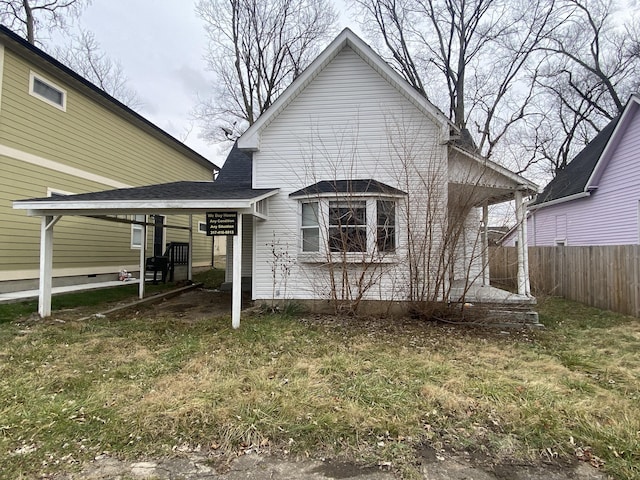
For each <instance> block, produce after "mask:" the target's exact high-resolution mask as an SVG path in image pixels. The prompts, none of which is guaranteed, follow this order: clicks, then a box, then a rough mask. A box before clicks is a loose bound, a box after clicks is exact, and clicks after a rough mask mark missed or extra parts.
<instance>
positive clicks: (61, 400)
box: [0, 301, 640, 478]
mask: <svg viewBox="0 0 640 480" xmlns="http://www.w3.org/2000/svg"><path fill="white" fill-rule="evenodd" d="M541 313H542V320H543V322H544V323H547V324H548V326H549V328H548V329H547V330H546V331H544V332H539V333H531V332H510V333H508V334H504V333H502V332H499V331H485V330H469V329H464V328H461V327H455V328H454V327H450V326H441V325H433V324H427V323H421V322H418V321H414V320H408V319H404V320H398V321H392V320H380V319H356V318H332V317H310V316H307V317H304V316H303V317H301V318H290V317H286V316H260V315H255V316H253V317H250V318H245V319H243V324H242V327H241V329H240V330H238V331H233V330H231V328H230V325H229V323H230V322H229V319H228V318H226V317H219V318H218V317H214V318H207V319H205V320H200V321H189V320H188V319H185V318H181V319H172V318H171V317H167V316H156V317H145V315H144V312H143V313H142V314H140V315H137V316H131V317H129V318H124V317H123V318H120V319H118V320H116V321H109V320H94V321H91V322H89V323H79V322H75V321H68V322H67V323H57V322H43V323H20V322H17V323H10V324H5V325H4V326H3V329H2V331H0V359H1V360H2V363H1V364H0V399H1V401H2V403H1V406H0V418H1V419H2V420H1V421H0V452H4V453H0V465H1V466H0V477H3V478H4V477H6V478H21V477H24V478H31V477H35V476H37V475H41V474H43V473H47V472H52V471H58V470H60V469H68V468H73V467H74V465H77V462H80V461H83V460H87V459H90V458H92V456H95V455H96V454H98V453H100V452H102V451H109V452H112V453H116V454H118V455H120V456H124V457H132V458H133V457H140V456H146V455H163V454H170V452H171V450H172V448H173V447H175V446H177V445H181V444H183V443H185V442H186V443H189V444H191V445H196V444H200V445H201V446H202V447H204V448H207V447H211V446H214V447H216V448H217V449H218V450H217V451H218V452H220V451H225V452H227V453H228V454H233V453H234V452H237V451H238V450H242V449H246V448H249V447H251V446H253V447H255V448H261V449H270V450H276V451H280V452H284V451H288V452H291V453H292V454H301V455H305V454H311V455H332V456H344V457H349V458H351V459H356V460H359V461H363V462H368V463H374V464H375V463H377V462H391V463H392V465H393V466H394V467H395V468H397V469H399V470H401V471H402V472H404V473H405V474H406V475H408V476H411V474H412V472H414V473H415V471H414V470H413V468H414V467H413V465H414V462H415V451H414V450H415V448H416V447H417V446H418V445H420V444H421V443H423V442H426V443H428V444H430V445H431V446H433V447H434V448H446V449H449V450H454V451H457V450H468V451H472V452H474V454H476V456H477V455H478V454H479V455H480V456H482V455H486V456H487V458H488V459H492V460H494V461H506V460H510V461H512V460H517V461H539V460H540V459H541V458H543V459H554V460H555V459H557V458H560V459H564V460H567V461H568V460H575V459H576V452H579V451H580V450H579V449H580V448H582V449H583V450H584V449H587V448H588V449H590V450H591V451H592V452H593V456H594V457H595V458H596V459H598V460H597V461H594V463H599V464H600V468H604V469H606V470H607V471H608V472H610V473H611V474H613V475H614V476H616V477H617V478H640V472H639V470H638V464H639V463H640V458H639V456H638V455H639V453H638V452H639V451H640V438H639V436H640V413H639V409H638V408H637V405H638V401H639V400H640V358H638V355H637V352H638V351H640V323H639V322H638V321H637V320H634V319H630V318H626V317H621V316H616V315H613V314H607V313H603V312H600V311H597V310H593V309H586V308H583V307H580V306H577V305H575V304H569V303H567V302H562V301H551V302H550V303H547V304H546V305H544V306H543V307H542V309H541Z"/></svg>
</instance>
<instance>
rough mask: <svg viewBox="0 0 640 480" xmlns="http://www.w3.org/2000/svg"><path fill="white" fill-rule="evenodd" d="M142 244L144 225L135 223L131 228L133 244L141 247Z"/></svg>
mask: <svg viewBox="0 0 640 480" xmlns="http://www.w3.org/2000/svg"><path fill="white" fill-rule="evenodd" d="M141 245H142V227H141V226H140V225H133V227H132V228H131V246H132V247H140V246H141Z"/></svg>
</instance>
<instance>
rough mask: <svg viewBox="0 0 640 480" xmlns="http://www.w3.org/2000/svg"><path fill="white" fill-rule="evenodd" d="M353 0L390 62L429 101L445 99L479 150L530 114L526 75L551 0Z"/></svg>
mask: <svg viewBox="0 0 640 480" xmlns="http://www.w3.org/2000/svg"><path fill="white" fill-rule="evenodd" d="M352 1H353V3H354V4H355V5H356V6H357V8H358V10H359V12H360V13H361V14H364V16H363V18H364V21H363V23H364V25H365V27H366V28H367V29H368V30H369V31H370V32H371V33H372V34H373V35H380V34H381V35H382V37H383V39H384V42H385V45H386V47H387V48H388V50H389V51H390V52H391V62H392V64H393V65H394V66H396V68H397V69H398V70H399V71H400V72H401V73H402V74H403V76H404V77H405V78H406V79H407V81H409V83H411V84H412V85H413V86H414V88H416V89H417V90H419V91H421V92H423V93H424V94H425V95H428V96H429V97H430V99H431V100H432V101H433V102H434V103H436V104H439V105H441V106H443V107H444V105H445V104H448V107H447V108H443V110H447V111H448V112H449V118H450V119H451V120H452V121H453V122H454V123H455V124H456V125H457V126H459V127H460V128H461V129H465V128H469V127H471V128H469V130H471V131H472V134H473V136H474V137H475V138H474V140H475V141H476V144H477V145H478V148H479V150H480V151H482V152H483V153H484V154H485V155H487V156H490V155H491V153H492V151H493V149H494V147H495V146H496V144H497V143H498V142H499V141H500V139H501V138H502V137H503V136H504V135H505V134H506V132H507V130H508V129H509V128H510V127H511V126H512V125H513V124H515V123H517V122H519V121H521V120H522V119H523V118H525V117H526V116H528V115H529V114H530V112H529V108H530V104H531V99H532V97H533V93H534V92H533V89H532V82H531V80H530V79H529V77H528V76H527V75H525V72H526V71H527V70H528V69H529V70H534V71H535V66H533V67H531V66H530V64H531V63H532V62H533V61H535V59H534V58H532V56H533V53H534V52H536V50H537V48H538V46H539V44H540V42H541V41H542V40H543V39H544V38H545V37H546V36H547V35H548V34H549V31H550V30H551V29H553V28H554V26H555V25H556V23H555V21H554V20H553V18H552V17H553V15H554V9H553V5H554V0H537V1H535V2H526V4H525V3H523V4H522V5H516V4H515V3H513V2H504V1H501V0H468V1H459V0H352ZM519 7H521V8H519ZM434 67H435V71H436V72H438V74H439V77H434V76H433V73H431V71H433V70H434ZM432 79H433V80H434V81H432ZM443 80H444V82H443ZM426 85H431V87H430V88H428V87H425V86H426ZM443 85H446V93H447V95H446V98H442V96H441V94H439V92H441V91H442V90H443V89H442V87H443ZM514 92H515V93H514ZM515 97H518V101H514V98H515Z"/></svg>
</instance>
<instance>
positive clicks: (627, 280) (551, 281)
mask: <svg viewBox="0 0 640 480" xmlns="http://www.w3.org/2000/svg"><path fill="white" fill-rule="evenodd" d="M489 269H490V274H491V282H492V283H496V284H503V285H515V282H516V278H517V277H516V274H517V269H518V262H517V254H516V249H515V247H490V252H489ZM529 277H530V279H531V291H532V293H533V294H534V295H557V296H560V297H564V298H567V299H570V300H575V301H578V302H581V303H585V304H587V305H591V306H593V307H597V308H602V309H605V310H612V311H614V312H619V313H624V314H627V315H634V316H636V317H640V245H612V246H592V247H529Z"/></svg>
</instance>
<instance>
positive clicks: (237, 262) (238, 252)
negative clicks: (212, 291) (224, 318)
mask: <svg viewBox="0 0 640 480" xmlns="http://www.w3.org/2000/svg"><path fill="white" fill-rule="evenodd" d="M231 288H232V301H231V326H232V327H233V328H239V327H240V310H241V308H242V213H240V212H238V234H237V235H235V236H234V237H233V279H232V287H231Z"/></svg>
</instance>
